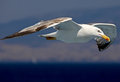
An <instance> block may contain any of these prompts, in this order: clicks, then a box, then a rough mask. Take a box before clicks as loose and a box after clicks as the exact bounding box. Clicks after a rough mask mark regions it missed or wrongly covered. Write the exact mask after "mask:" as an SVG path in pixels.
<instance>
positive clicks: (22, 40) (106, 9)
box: [0, 0, 120, 82]
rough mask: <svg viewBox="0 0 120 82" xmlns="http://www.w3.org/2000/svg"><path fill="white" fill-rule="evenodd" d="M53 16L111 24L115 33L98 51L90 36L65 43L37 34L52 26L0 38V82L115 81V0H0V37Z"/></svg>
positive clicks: (118, 56) (119, 16)
mask: <svg viewBox="0 0 120 82" xmlns="http://www.w3.org/2000/svg"><path fill="white" fill-rule="evenodd" d="M56 17H72V18H73V20H74V21H75V22H77V23H80V24H82V23H85V24H86V23H97V22H101V23H113V24H115V25H116V26H117V31H118V36H117V37H116V40H115V41H114V43H113V44H112V45H111V46H110V47H109V48H108V49H106V50H105V51H103V52H99V51H98V49H97V45H96V42H95V41H94V40H92V41H90V42H88V43H84V44H80V43H75V44H69V43H64V42H61V41H47V40H45V39H44V38H41V37H38V35H40V34H45V33H49V32H52V31H54V30H53V29H48V30H43V31H40V32H37V33H34V34H31V35H27V36H23V37H19V38H13V39H8V40H3V41H0V82H8V81H11V82H71V81H72V82H78V81H81V82H111V81H112V82H119V81H120V79H119V76H120V70H119V69H120V64H119V63H120V40H119V39H120V36H119V34H120V32H119V29H120V0H0V38H3V37H4V36H7V35H9V34H12V33H15V32H17V31H19V30H21V29H23V28H25V27H28V26H31V25H33V24H35V23H37V22H39V21H41V20H49V19H54V18H56Z"/></svg>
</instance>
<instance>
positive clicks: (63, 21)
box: [1, 17, 80, 40]
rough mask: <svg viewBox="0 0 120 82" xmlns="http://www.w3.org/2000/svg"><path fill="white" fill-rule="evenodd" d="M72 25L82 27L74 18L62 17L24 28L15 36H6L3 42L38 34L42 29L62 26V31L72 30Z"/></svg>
mask: <svg viewBox="0 0 120 82" xmlns="http://www.w3.org/2000/svg"><path fill="white" fill-rule="evenodd" d="M71 25H72V26H74V27H76V28H79V27H80V26H78V24H77V23H75V22H73V21H72V18H69V17H61V18H56V19H52V20H47V21H41V22H39V23H37V24H35V25H33V26H30V27H27V28H24V29H23V30H21V31H18V32H16V33H14V34H11V35H9V36H6V37H4V38H2V39H1V40H4V39H9V38H14V37H19V36H24V35H27V34H31V33H35V32H38V31H40V30H42V29H47V28H50V27H54V26H61V27H62V29H66V28H69V29H70V26H71ZM74 29H75V28H74Z"/></svg>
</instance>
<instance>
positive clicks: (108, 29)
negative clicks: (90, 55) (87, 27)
mask: <svg viewBox="0 0 120 82" xmlns="http://www.w3.org/2000/svg"><path fill="white" fill-rule="evenodd" d="M92 25H93V26H95V27H98V28H100V29H101V30H102V31H103V32H104V33H105V34H106V35H107V36H108V37H110V39H111V41H110V42H107V41H106V40H104V39H103V38H97V39H96V42H97V45H98V48H99V51H102V50H104V49H106V48H108V47H109V46H110V45H111V43H113V41H114V39H115V38H116V36H117V31H116V26H115V25H114V24H109V23H94V24H92Z"/></svg>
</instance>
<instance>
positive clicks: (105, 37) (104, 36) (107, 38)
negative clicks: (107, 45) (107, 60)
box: [101, 35, 110, 42]
mask: <svg viewBox="0 0 120 82" xmlns="http://www.w3.org/2000/svg"><path fill="white" fill-rule="evenodd" d="M101 37H102V38H104V39H105V40H107V41H108V42H110V38H109V37H108V36H106V35H101Z"/></svg>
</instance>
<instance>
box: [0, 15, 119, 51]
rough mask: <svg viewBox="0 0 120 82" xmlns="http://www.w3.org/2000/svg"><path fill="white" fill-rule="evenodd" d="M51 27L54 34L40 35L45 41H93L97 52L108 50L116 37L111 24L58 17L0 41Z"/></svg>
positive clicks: (114, 28)
mask: <svg viewBox="0 0 120 82" xmlns="http://www.w3.org/2000/svg"><path fill="white" fill-rule="evenodd" d="M51 27H53V28H54V29H56V31H55V32H52V33H48V34H43V35H40V36H41V37H44V38H46V39H47V40H60V41H63V42H66V43H86V42H88V41H90V40H92V39H94V40H95V41H96V43H97V46H98V50H99V51H103V50H105V49H106V48H108V47H109V46H110V45H111V44H112V43H113V41H114V40H115V38H116V36H117V31H116V26H115V25H114V24H111V23H90V24H78V23H76V22H74V21H73V20H72V18H71V17H60V18H55V19H51V20H46V21H40V22H38V23H36V24H35V25H32V26H29V27H27V28H24V29H22V30H20V31H18V32H16V33H14V34H11V35H9V36H6V37H4V38H2V39H0V40H5V39H10V38H14V37H19V36H24V35H27V34H32V33H35V32H38V31H41V30H43V29H48V28H51Z"/></svg>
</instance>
